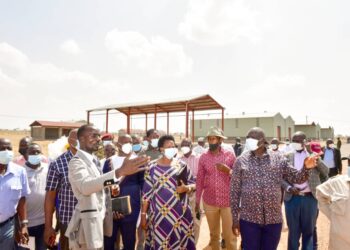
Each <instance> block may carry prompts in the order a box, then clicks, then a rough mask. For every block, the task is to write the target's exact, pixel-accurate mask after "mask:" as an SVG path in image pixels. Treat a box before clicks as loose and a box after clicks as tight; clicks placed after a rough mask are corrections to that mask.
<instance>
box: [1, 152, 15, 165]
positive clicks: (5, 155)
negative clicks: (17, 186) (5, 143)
mask: <svg viewBox="0 0 350 250" xmlns="http://www.w3.org/2000/svg"><path fill="white" fill-rule="evenodd" d="M12 160H13V151H12V150H11V151H9V150H4V151H0V164H2V165H7V164H9V163H10V162H11V161H12Z"/></svg>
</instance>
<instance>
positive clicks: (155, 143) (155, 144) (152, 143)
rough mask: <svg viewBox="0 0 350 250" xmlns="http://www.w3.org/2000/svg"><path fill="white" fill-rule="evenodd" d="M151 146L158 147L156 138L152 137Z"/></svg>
mask: <svg viewBox="0 0 350 250" xmlns="http://www.w3.org/2000/svg"><path fill="white" fill-rule="evenodd" d="M151 146H152V148H158V139H152V140H151Z"/></svg>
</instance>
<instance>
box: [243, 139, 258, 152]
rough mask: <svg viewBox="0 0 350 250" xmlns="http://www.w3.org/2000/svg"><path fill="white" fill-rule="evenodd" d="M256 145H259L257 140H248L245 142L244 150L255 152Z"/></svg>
mask: <svg viewBox="0 0 350 250" xmlns="http://www.w3.org/2000/svg"><path fill="white" fill-rule="evenodd" d="M258 143H259V140H257V139H253V138H248V139H247V140H246V141H245V148H246V150H249V151H255V150H257V149H258V148H259V147H258Z"/></svg>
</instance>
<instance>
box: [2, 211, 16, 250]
mask: <svg viewBox="0 0 350 250" xmlns="http://www.w3.org/2000/svg"><path fill="white" fill-rule="evenodd" d="M16 218H17V217H16ZM14 231H15V219H14V218H12V220H10V221H8V222H7V223H6V224H4V225H2V226H1V227H0V249H9V250H12V249H14V248H15V238H14Z"/></svg>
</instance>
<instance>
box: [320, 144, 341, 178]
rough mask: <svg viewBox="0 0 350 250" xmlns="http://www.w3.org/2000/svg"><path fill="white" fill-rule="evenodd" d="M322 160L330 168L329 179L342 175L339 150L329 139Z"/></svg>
mask: <svg viewBox="0 0 350 250" xmlns="http://www.w3.org/2000/svg"><path fill="white" fill-rule="evenodd" d="M323 153H324V154H323V155H322V159H323V161H324V162H325V164H326V166H327V167H328V168H329V177H333V176H336V175H338V174H341V173H342V162H341V154H340V151H339V149H337V148H335V147H334V142H333V140H332V139H327V141H326V147H325V148H324V149H323Z"/></svg>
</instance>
